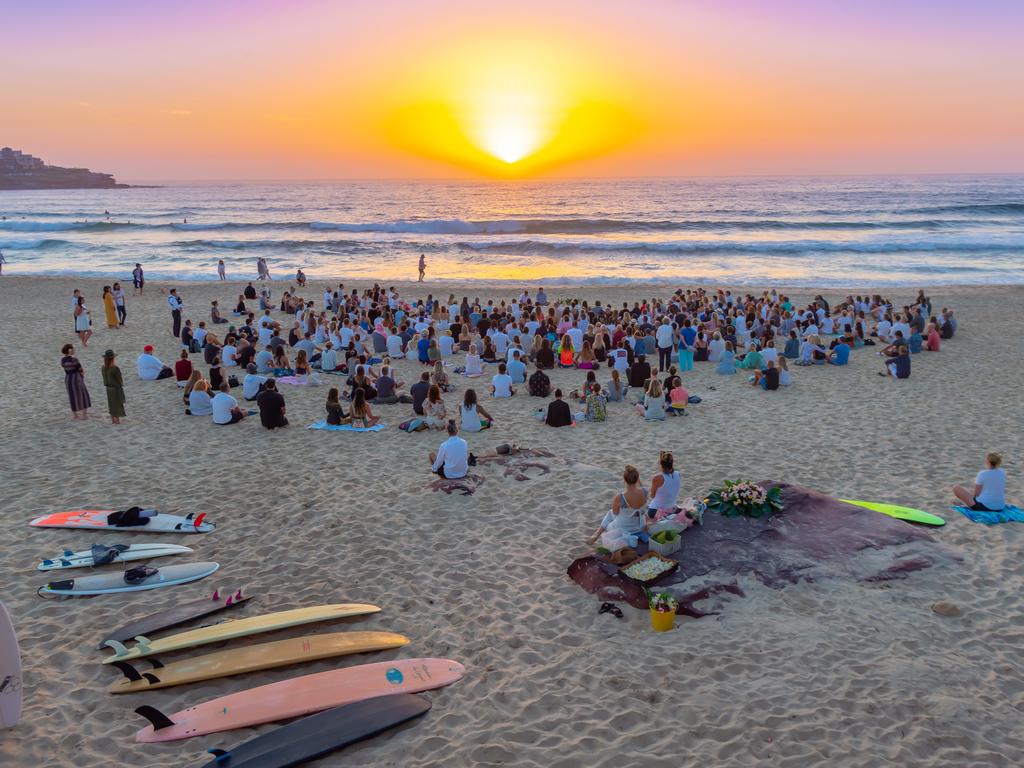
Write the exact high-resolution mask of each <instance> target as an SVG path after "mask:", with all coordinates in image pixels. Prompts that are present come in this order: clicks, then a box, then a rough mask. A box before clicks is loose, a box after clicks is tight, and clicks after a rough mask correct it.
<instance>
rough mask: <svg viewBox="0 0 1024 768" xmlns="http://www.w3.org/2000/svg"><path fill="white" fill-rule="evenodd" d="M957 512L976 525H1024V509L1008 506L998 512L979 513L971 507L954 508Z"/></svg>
mask: <svg viewBox="0 0 1024 768" xmlns="http://www.w3.org/2000/svg"><path fill="white" fill-rule="evenodd" d="M953 509H955V510H956V511H957V512H959V513H960V514H961V515H963V516H964V517H966V518H967V519H968V520H970V521H971V522H974V523H984V524H985V525H996V524H998V523H1024V509H1021V508H1020V507H1014V506H1012V505H1010V504H1007V505H1006V506H1005V507H1003V508H1002V509H1001V510H999V511H998V512H988V511H985V512H979V511H978V510H974V509H971V508H970V507H962V506H956V507H953Z"/></svg>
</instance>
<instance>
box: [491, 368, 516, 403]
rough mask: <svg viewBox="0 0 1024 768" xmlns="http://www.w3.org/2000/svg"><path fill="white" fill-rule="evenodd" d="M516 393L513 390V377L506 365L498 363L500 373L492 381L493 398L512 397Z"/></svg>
mask: <svg viewBox="0 0 1024 768" xmlns="http://www.w3.org/2000/svg"><path fill="white" fill-rule="evenodd" d="M515 393H516V391H515V389H513V388H512V377H511V376H509V375H508V368H507V367H506V366H505V364H504V363H498V373H497V374H495V375H494V377H493V378H492V379H491V396H492V397H512V396H513V395H514V394H515Z"/></svg>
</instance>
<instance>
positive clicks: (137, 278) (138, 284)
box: [132, 262, 146, 296]
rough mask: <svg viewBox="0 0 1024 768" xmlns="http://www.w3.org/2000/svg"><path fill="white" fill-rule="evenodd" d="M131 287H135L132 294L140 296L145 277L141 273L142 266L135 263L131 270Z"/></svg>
mask: <svg viewBox="0 0 1024 768" xmlns="http://www.w3.org/2000/svg"><path fill="white" fill-rule="evenodd" d="M132 285H133V286H135V287H134V290H133V291H132V293H137V294H138V295H139V296H141V295H142V289H143V287H144V286H145V285H146V276H145V275H144V274H143V273H142V265H141V264H140V263H139V262H135V269H133V270H132Z"/></svg>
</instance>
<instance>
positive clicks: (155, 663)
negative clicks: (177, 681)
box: [146, 656, 164, 669]
mask: <svg viewBox="0 0 1024 768" xmlns="http://www.w3.org/2000/svg"><path fill="white" fill-rule="evenodd" d="M146 661H148V662H149V664H150V666H151V667H153V669H163V668H164V665H163V662H162V661H160V659H158V658H157V657H156V656H150V657H149V658H148V659H146Z"/></svg>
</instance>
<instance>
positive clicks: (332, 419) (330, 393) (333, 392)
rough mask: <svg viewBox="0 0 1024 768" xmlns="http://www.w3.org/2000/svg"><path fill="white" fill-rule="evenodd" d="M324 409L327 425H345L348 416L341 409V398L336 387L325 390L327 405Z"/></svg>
mask: <svg viewBox="0 0 1024 768" xmlns="http://www.w3.org/2000/svg"><path fill="white" fill-rule="evenodd" d="M324 407H325V408H326V409H327V423H328V424H330V425H331V426H340V425H341V424H344V423H345V419H346V418H347V417H348V414H346V413H345V411H344V410H343V409H342V407H341V397H340V393H339V392H338V388H337V387H331V388H330V389H328V390H327V403H326V404H325V406H324Z"/></svg>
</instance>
